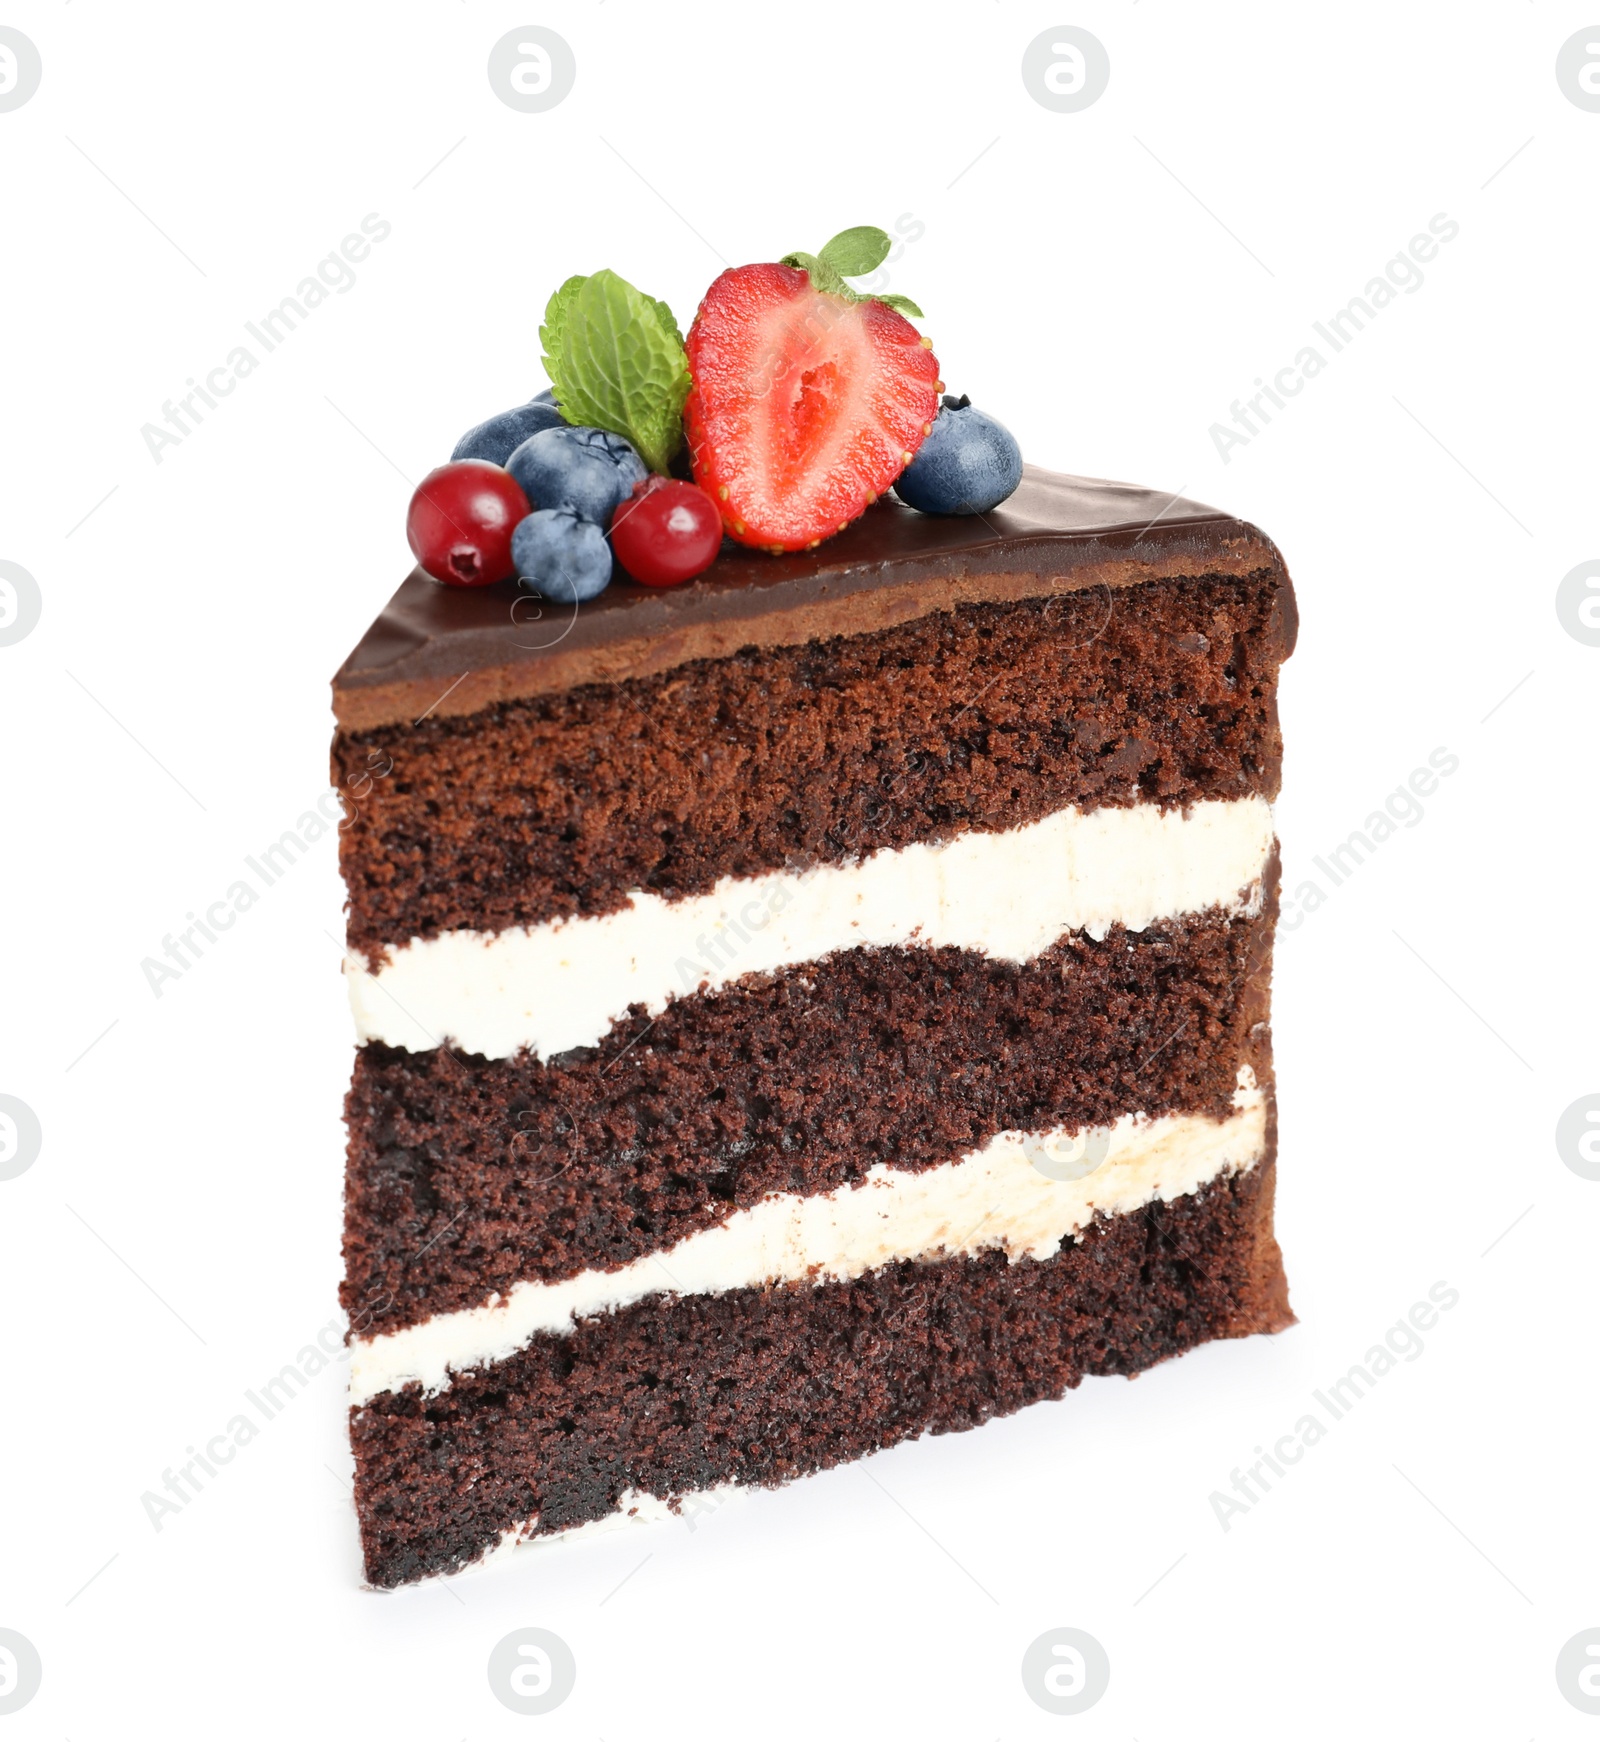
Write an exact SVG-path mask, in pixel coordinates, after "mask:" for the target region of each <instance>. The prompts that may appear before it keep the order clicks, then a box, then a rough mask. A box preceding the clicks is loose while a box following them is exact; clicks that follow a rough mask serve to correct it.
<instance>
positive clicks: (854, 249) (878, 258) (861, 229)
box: [821, 224, 889, 278]
mask: <svg viewBox="0 0 1600 1742" xmlns="http://www.w3.org/2000/svg"><path fill="white" fill-rule="evenodd" d="M888 252H889V238H888V235H887V234H886V233H885V232H884V231H882V230H880V229H879V228H878V227H877V226H876V225H875V224H857V225H856V227H855V228H854V229H853V230H841V231H840V232H839V234H838V235H837V236H835V237H834V238H833V240H832V241H831V242H828V243H826V244H825V245H824V246H823V250H822V255H821V259H822V261H823V264H824V265H826V266H831V267H832V268H833V270H834V271H835V272H837V273H839V274H840V276H841V277H844V278H860V277H862V276H863V275H864V274H866V273H868V272H876V271H877V270H878V268H879V267H880V266H881V265H882V264H883V262H884V258H885V256H886V255H887V254H888Z"/></svg>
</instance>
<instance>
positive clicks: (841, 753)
mask: <svg viewBox="0 0 1600 1742" xmlns="http://www.w3.org/2000/svg"><path fill="white" fill-rule="evenodd" d="M896 318H898V317H896ZM692 342H693V341H691V344H692ZM691 415H692V408H691ZM691 434H693V426H692V424H691ZM514 469H515V468H513V470H514ZM535 518H537V517H535ZM619 546H620V541H619ZM1294 633H1295V611H1294V601H1293V594H1292V591H1291V588H1290V583H1289V578H1288V575H1287V573H1286V572H1285V569H1284V566H1283V563H1282V560H1281V558H1280V557H1279V554H1278V552H1277V550H1276V548H1275V547H1274V546H1273V545H1272V543H1271V542H1270V541H1269V540H1268V539H1267V538H1265V537H1264V536H1263V535H1262V534H1261V533H1260V532H1258V531H1256V530H1255V528H1253V527H1251V526H1248V525H1246V524H1243V523H1242V522H1240V521H1237V520H1234V519H1231V518H1229V517H1228V516H1226V515H1224V514H1220V513H1217V512H1215V511H1213V510H1211V509H1208V508H1204V507H1201V506H1199V505H1198V504H1195V503H1191V502H1186V501H1171V500H1168V499H1166V498H1164V497H1163V496H1161V495H1159V494H1157V493H1153V492H1149V491H1145V490H1140V489H1135V488H1131V487H1128V486H1123V485H1117V484H1104V483H1096V482H1090V481H1086V480H1082V479H1076V478H1065V477H1058V476H1053V475H1051V474H1049V473H1045V472H1040V471H1035V470H1032V469H1030V470H1029V471H1028V472H1027V473H1026V475H1025V476H1024V479H1023V482H1022V485H1021V487H1020V488H1019V489H1018V490H1017V491H1016V493H1015V494H1014V495H1013V496H1011V498H1010V499H1009V501H1007V502H1006V504H1005V506H1004V507H1003V508H1000V509H998V510H996V511H994V512H992V513H988V514H984V515H968V516H964V517H944V516H939V515H921V514H918V513H916V512H915V511H913V510H912V509H911V508H908V507H906V506H903V505H902V504H901V503H899V502H896V501H893V500H889V499H887V498H885V499H882V500H879V501H878V502H877V503H876V505H875V506H873V507H870V508H868V509H867V511H866V513H865V514H864V515H863V516H862V517H861V518H860V519H859V520H856V521H855V522H854V523H853V524H851V525H850V526H849V527H848V529H847V530H845V531H842V532H840V533H839V534H838V536H836V537H833V538H831V539H829V540H828V541H827V542H826V543H824V544H823V545H822V546H821V547H820V548H819V549H816V550H814V551H806V552H799V553H796V554H790V555H782V556H773V555H770V554H765V553H760V552H756V553H752V552H749V551H745V550H738V549H734V548H733V547H732V546H729V547H727V548H725V550H724V553H723V555H721V556H720V557H718V558H717V559H716V561H715V562H714V563H713V564H712V566H711V568H710V569H709V570H708V571H706V572H705V573H704V574H702V575H701V576H700V578H698V579H697V580H693V581H691V582H690V583H689V584H688V585H686V586H683V587H680V588H678V589H676V590H672V591H661V590H652V589H649V588H646V587H643V586H640V585H636V584H634V583H633V582H631V581H628V580H623V579H619V580H617V581H616V582H614V583H613V584H611V585H610V586H609V588H608V589H607V590H606V591H605V592H604V593H603V594H602V595H601V596H599V597H598V598H593V599H590V600H589V601H588V602H586V603H582V604H567V605H559V604H552V603H550V602H549V600H548V599H539V598H535V597H533V596H531V595H530V594H528V593H527V592H526V591H521V592H519V591H518V589H517V586H516V583H514V582H503V583H501V584H499V585H496V586H489V587H477V588H472V589H465V588H448V587H443V586H439V585H437V584H435V583H434V582H433V581H431V580H430V579H428V578H427V577H426V576H425V575H422V574H420V573H419V574H416V575H413V576H412V577H411V578H410V579H409V580H407V581H406V582H405V583H404V585H403V586H402V587H401V588H400V590H399V592H398V593H397V594H396V595H395V597H394V599H393V600H392V601H391V603H390V604H389V606H388V607H387V608H386V609H385V610H384V612H383V613H382V615H381V616H380V617H379V618H378V620H377V622H376V623H375V624H374V625H373V627H372V628H371V630H369V632H368V633H367V635H366V636H365V637H364V639H363V640H362V642H361V643H360V645H359V646H358V647H357V648H356V650H355V652H354V653H353V654H352V655H351V656H350V658H349V659H348V660H347V661H346V663H345V665H344V667H343V668H342V670H341V671H340V672H339V675H338V677H337V678H336V679H335V682H334V704H335V711H336V714H337V717H338V722H339V731H338V736H337V739H336V742H335V747H334V755H333V772H334V778H335V781H336V782H337V783H338V784H339V785H340V786H341V787H343V788H345V789H346V790H355V791H359V792H360V793H361V794H362V795H363V796H362V797H361V799H360V802H359V805H358V806H353V807H352V810H351V815H350V818H349V821H348V826H347V827H346V829H345V832H344V836H343V849H342V857H343V868H344V873H345V877H346V879H347V882H348V886H349V945H350V955H349V959H348V963H347V969H346V971H347V974H348V976H349V985H350V992H351V999H352V1004H353V1007H354V1010H355V1015H356V1022H357V1029H358V1035H359V1043H360V1045H359V1051H358V1052H357V1055H356V1065H355V1080H354V1084H353V1086H352V1088H351V1091H350V1097H349V1102H348V1121H349V1134H350V1141H349V1167H348V1180H347V1220H346V1230H345V1258H346V1265H347V1273H346V1281H345V1285H344V1303H345V1306H346V1309H347V1311H348V1312H349V1315H350V1319H351V1325H352V1331H351V1345H352V1347H351V1377H352V1396H351V1418H350V1420H351V1435H352V1439H353V1442H354V1447H355V1456H356V1497H357V1506H358V1510H359V1513H360V1521H361V1531H362V1540H363V1545H364V1550H365V1562H366V1571H367V1576H368V1578H369V1579H370V1580H371V1582H372V1583H373V1584H375V1585H380V1586H391V1585H395V1584H399V1583H402V1582H404V1581H407V1580H411V1579H416V1578H418V1577H421V1576H424V1575H427V1574H431V1573H439V1572H448V1571H451V1570H454V1569H457V1568H460V1567H464V1566H466V1565H468V1564H469V1563H471V1562H473V1561H474V1560H477V1559H479V1558H481V1557H482V1556H484V1555H485V1554H486V1553H487V1552H488V1551H490V1550H492V1549H494V1548H496V1547H497V1546H499V1545H502V1544H508V1543H513V1542H517V1541H523V1540H527V1539H531V1538H542V1537H549V1536H552V1535H555V1534H556V1533H558V1532H563V1531H570V1530H572V1529H574V1528H575V1527H579V1526H582V1525H585V1524H588V1523H591V1522H593V1521H596V1520H602V1519H607V1518H609V1517H612V1516H613V1515H618V1514H627V1513H648V1512H651V1511H659V1510H660V1509H661V1508H662V1507H663V1506H667V1507H673V1506H677V1505H679V1504H681V1503H682V1501H683V1500H684V1499H685V1498H686V1497H688V1496H692V1495H694V1494H696V1493H697V1492H702V1491H705V1490H709V1489H714V1488H718V1487H720V1486H722V1485H724V1484H728V1483H737V1484H755V1485H768V1484H774V1483H779V1482H783V1481H786V1480H788V1479H790V1478H792V1477H795V1476H800V1475H805V1474H807V1473H810V1472H814V1471H818V1470H822V1469H824V1468H826V1467H828V1466H830V1465H833V1464H837V1463H840V1462H841V1461H843V1460H846V1459H849V1458H853V1457H857V1456H859V1455H861V1454H862V1453H865V1452H868V1451H871V1450H873V1449H875V1448H878V1447H883V1446H888V1445H891V1444H893V1443H895V1442H896V1441H899V1440H903V1439H906V1438H907V1437H910V1436H914V1435H918V1434H922V1433H927V1432H947V1431H951V1430H954V1429H957V1428H966V1427H972V1426H975V1425H977V1424H979V1423H981V1422H983V1421H985V1420H987V1419H988V1418H989V1417H990V1416H993V1415H998V1414H1005V1413H1007V1412H1010V1411H1012V1410H1016V1409H1019V1408H1021V1407H1022V1406H1023V1405H1024V1404H1028V1403H1032V1402H1036V1401H1038V1400H1040V1399H1044V1398H1054V1397H1059V1396H1061V1395H1062V1393H1063V1392H1065V1391H1066V1390H1068V1389H1069V1388H1071V1387H1074V1386H1076V1385H1077V1384H1078V1383H1079V1382H1080V1381H1081V1380H1082V1379H1083V1378H1084V1377H1085V1376H1086V1375H1097V1374H1114V1373H1120V1374H1132V1373H1136V1372H1138V1371H1140V1370H1141V1369H1143V1368H1145V1367H1148V1366H1150V1365H1151V1364H1152V1363H1153V1362H1157V1361H1160V1360H1162V1359H1164V1358H1165V1357H1167V1356H1169V1355H1175V1354H1179V1353H1181V1352H1182V1351H1184V1350H1186V1349H1190V1348H1192V1347H1194V1346H1195V1345H1196V1344H1197V1343H1200V1342H1203V1341H1205V1340H1207V1339H1209V1338H1213V1337H1237V1336H1244V1335H1247V1334H1250V1333H1252V1332H1257V1331H1275V1330H1278V1329H1280V1328H1281V1327H1282V1326H1284V1325H1286V1324H1287V1323H1289V1322H1290V1314H1289V1309H1288V1304H1287V1297H1286V1292H1285V1286H1284V1280H1283V1275H1282V1270H1281V1266H1280V1260H1279V1255H1278V1248H1277V1245H1276V1243H1275V1241H1274V1239H1273V1234H1272V1192H1273V1166H1274V1152H1275V1119H1274V1109H1273V1090H1272V1059H1271V1043H1270V1032H1269V1028H1268V977H1269V969H1270V957H1271V943H1272V930H1273V922H1274V915H1275V911H1276V886H1277V860H1276V853H1275V842H1274V837H1273V825H1272V817H1271V811H1270V808H1269V806H1270V801H1271V799H1272V798H1273V797H1274V795H1275V794H1276V791H1277V787H1278V779H1279V767H1280V756H1281V746H1280V739H1279V733H1278V723H1277V710H1276V702H1275V696H1276V686H1277V672H1278V666H1279V663H1280V661H1282V660H1283V659H1284V658H1285V657H1286V656H1287V655H1288V653H1289V652H1290V650H1291V648H1292V646H1293V642H1294ZM375 769H376V770H382V771H384V772H383V774H382V777H381V778H376V777H374V773H373V771H374V770H375Z"/></svg>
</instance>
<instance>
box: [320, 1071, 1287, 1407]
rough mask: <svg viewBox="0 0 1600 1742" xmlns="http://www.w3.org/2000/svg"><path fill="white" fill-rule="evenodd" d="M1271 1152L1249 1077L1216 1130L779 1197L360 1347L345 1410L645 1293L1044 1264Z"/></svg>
mask: <svg viewBox="0 0 1600 1742" xmlns="http://www.w3.org/2000/svg"><path fill="white" fill-rule="evenodd" d="M1265 1145H1266V1102H1265V1098H1264V1096H1263V1094H1262V1092H1261V1090H1260V1089H1259V1088H1258V1087H1257V1086H1256V1083H1255V1078H1254V1075H1253V1073H1252V1072H1251V1071H1250V1069H1249V1067H1248V1066H1246V1067H1244V1069H1243V1070H1241V1072H1240V1074H1239V1088H1238V1090H1237V1092H1236V1093H1235V1095H1234V1111H1233V1112H1232V1113H1231V1114H1230V1115H1229V1116H1228V1117H1227V1118H1225V1119H1220V1120H1218V1119H1207V1118H1203V1117H1200V1116H1198V1115H1194V1114H1187V1113H1181V1114H1166V1115H1163V1117H1161V1118H1159V1119H1150V1118H1148V1117H1146V1116H1145V1115H1144V1114H1127V1115H1124V1117H1122V1118H1121V1119H1119V1120H1118V1121H1117V1122H1116V1124H1115V1125H1112V1126H1109V1127H1100V1128H1097V1129H1094V1130H1091V1131H1088V1132H1079V1133H1077V1134H1076V1135H1071V1136H1069V1135H1068V1134H1067V1133H1065V1132H1063V1131H1060V1130H1056V1131H1044V1132H1017V1131H1004V1132H1001V1133H999V1134H998V1135H997V1136H996V1137H994V1138H992V1139H991V1140H990V1141H989V1142H988V1143H986V1144H985V1145H984V1146H983V1148H982V1149H979V1150H975V1151H973V1152H972V1153H971V1154H969V1155H965V1156H962V1157H961V1158H960V1159H959V1160H957V1161H952V1162H947V1163H945V1164H944V1165H943V1166H940V1167H934V1168H929V1169H927V1170H926V1171H924V1172H922V1173H908V1172H905V1171H902V1170H898V1169H892V1168H887V1167H884V1166H883V1165H882V1164H881V1163H880V1164H879V1165H878V1166H876V1167H874V1168H873V1169H872V1170H871V1172H870V1173H868V1175H867V1176H866V1178H865V1180H863V1182H862V1183H861V1184H860V1185H856V1186H844V1187H840V1188H839V1189H838V1190H836V1191H831V1192H823V1193H818V1194H815V1195H813V1196H810V1197H801V1196H797V1195H795V1194H792V1193H787V1192H784V1193H775V1194H773V1195H772V1196H771V1197H768V1198H764V1199H763V1200H762V1201H761V1202H760V1203H757V1204H754V1205H752V1206H751V1207H750V1208H749V1209H748V1210H740V1211H739V1212H738V1213H737V1214H735V1215H734V1216H732V1217H730V1218H729V1219H728V1220H727V1221H726V1222H724V1223H722V1224H721V1225H720V1226H718V1227H715V1228H708V1229H706V1230H704V1231H703V1232H701V1233H697V1234H690V1235H688V1236H687V1237H686V1238H684V1239H682V1240H680V1241H679V1242H678V1243H677V1245H675V1246H673V1247H670V1248H669V1249H668V1250H667V1251H665V1252H662V1253H659V1254H651V1255H650V1256H648V1257H645V1258H640V1259H637V1260H636V1261H635V1262H634V1263H632V1264H629V1265H626V1266H624V1267H623V1268H622V1269H621V1270H586V1271H583V1272H582V1273H581V1274H580V1275H578V1276H575V1277H571V1278H570V1279H568V1280H566V1281H564V1282H520V1283H518V1284H517V1285H516V1286H515V1287H514V1288H512V1289H511V1291H510V1292H509V1294H507V1295H506V1296H505V1297H504V1298H501V1299H498V1300H496V1301H494V1302H493V1303H491V1304H490V1305H487V1306H481V1307H473V1308H469V1309H467V1310H465V1311H462V1312H453V1313H439V1314H436V1315H435V1316H434V1317H433V1318H431V1319H429V1320H427V1321H426V1322H425V1323H423V1324H420V1325H411V1326H408V1327H407V1328H406V1329H404V1330H400V1331H391V1332H389V1333H388V1334H387V1335H385V1336H379V1337H373V1338H370V1339H358V1340H357V1341H355V1342H353V1343H352V1344H351V1348H350V1401H351V1405H352V1407H356V1408H359V1407H360V1406H361V1405H362V1404H364V1403H368V1402H370V1401H371V1399H372V1398H374V1397H376V1396H378V1395H379V1394H380V1393H382V1392H385V1391H392V1390H395V1389H397V1388H398V1387H400V1386H402V1385H408V1384H411V1383H413V1382H415V1383H418V1384H420V1385H421V1386H422V1388H423V1390H424V1391H425V1392H427V1393H433V1392H438V1391H442V1390H443V1389H444V1388H445V1387H446V1386H447V1385H448V1384H449V1383H450V1375H451V1374H452V1373H453V1372H465V1371H467V1370H469V1369H472V1368H475V1367H481V1366H485V1365H487V1364H488V1363H490V1362H494V1361H501V1360H504V1359H505V1358H506V1357H507V1356H508V1355H513V1354H515V1353H516V1351H517V1350H518V1349H520V1348H523V1347H524V1346H525V1345H526V1344H527V1343H529V1342H530V1341H531V1340H532V1339H533V1338H534V1337H536V1336H538V1335H539V1334H540V1333H556V1334H561V1333H564V1332H567V1331H570V1330H571V1329H572V1326H573V1323H574V1321H575V1320H577V1319H580V1318H587V1317H590V1316H591V1315H593V1314H596V1313H603V1312H610V1311H615V1310H617V1309H618V1308H621V1307H627V1306H631V1305H633V1303H634V1302H636V1301H640V1300H643V1299H645V1298H646V1297H647V1296H649V1295H653V1294H679V1295H688V1294H720V1293H723V1292H725V1291H727V1290H729V1289H735V1288H747V1287H759V1286H761V1285H762V1284H765V1283H772V1282H801V1281H805V1280H807V1279H809V1280H811V1281H813V1282H831V1281H845V1280H849V1279H850V1278H852V1277H857V1276H862V1275H864V1274H865V1273H866V1272H867V1271H869V1270H875V1269H877V1268H878V1267H879V1266H880V1265H884V1264H889V1263H892V1262H893V1261H895V1260H896V1259H903V1258H913V1259H918V1258H934V1257H956V1256H959V1255H961V1254H965V1253H973V1252H984V1251H989V1250H991V1249H993V1248H996V1247H998V1248H1000V1249H1001V1250H1003V1251H1004V1252H1005V1253H1006V1255H1007V1256H1008V1257H1009V1258H1010V1259H1011V1261H1012V1262H1013V1263H1015V1262H1016V1261H1017V1260H1019V1259H1022V1258H1039V1259H1043V1258H1049V1257H1052V1256H1053V1255H1054V1254H1055V1253H1056V1252H1057V1251H1058V1250H1059V1249H1060V1247H1061V1243H1062V1242H1063V1241H1064V1240H1067V1239H1069V1238H1071V1237H1073V1236H1075V1235H1077V1234H1078V1233H1080V1232H1081V1231H1082V1230H1083V1229H1084V1228H1085V1227H1087V1226H1088V1224H1089V1223H1090V1222H1091V1221H1093V1220H1094V1218H1095V1216H1096V1215H1097V1214H1102V1215H1109V1216H1115V1215H1125V1214H1126V1213H1127V1212H1129V1211H1130V1210H1137V1209H1141V1208H1142V1207H1143V1206H1144V1205H1146V1204H1149V1203H1152V1202H1154V1201H1156V1200H1157V1199H1159V1200H1161V1201H1162V1202H1168V1201H1170V1200H1171V1199H1173V1198H1176V1197H1180V1196H1182V1195H1183V1194H1184V1193H1186V1192H1192V1191H1196V1190H1198V1189H1199V1188H1200V1187H1201V1186H1203V1185H1204V1184H1206V1182H1207V1181H1209V1180H1213V1179H1216V1178H1218V1177H1219V1176H1220V1175H1222V1174H1225V1173H1236V1172H1241V1171H1243V1170H1245V1169H1247V1168H1250V1167H1253V1166H1254V1165H1255V1164H1256V1163H1257V1162H1258V1161H1259V1160H1260V1159H1261V1157H1262V1154H1263V1153H1264V1150H1265Z"/></svg>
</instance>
